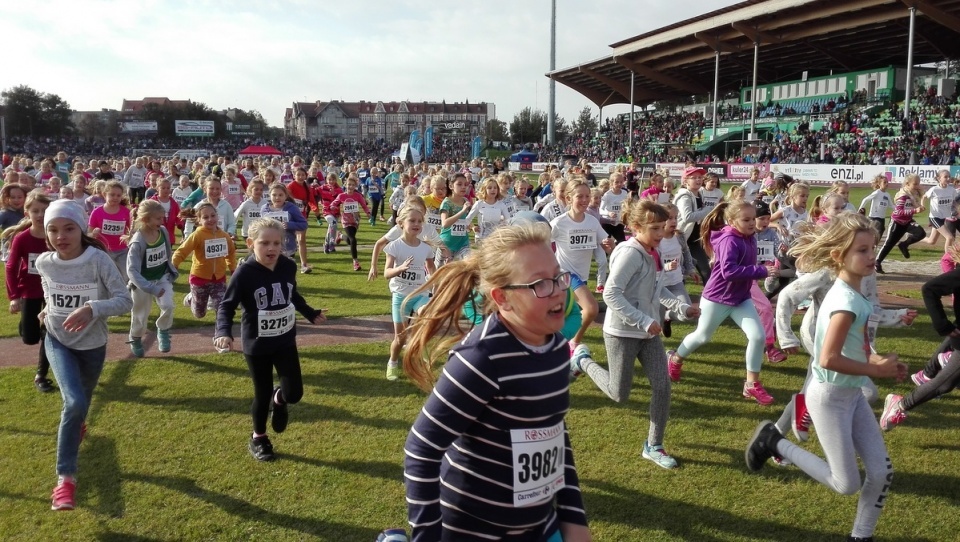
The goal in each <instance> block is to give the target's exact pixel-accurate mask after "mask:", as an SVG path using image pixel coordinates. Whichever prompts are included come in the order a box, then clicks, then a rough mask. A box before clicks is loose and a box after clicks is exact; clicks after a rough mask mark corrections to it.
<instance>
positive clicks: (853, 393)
mask: <svg viewBox="0 0 960 542" xmlns="http://www.w3.org/2000/svg"><path fill="white" fill-rule="evenodd" d="M806 401H807V409H808V410H809V411H810V417H811V418H812V419H813V424H814V426H816V428H817V437H818V438H819V439H820V447H821V448H823V453H824V455H825V456H826V461H824V460H823V459H821V458H820V457H818V456H817V455H816V454H813V453H810V452H808V451H806V450H804V449H803V448H801V447H799V446H797V445H796V444H794V443H792V442H790V441H789V440H787V439H782V440H780V441H779V443H778V444H777V452H778V453H779V454H780V456H781V457H784V458H786V459H789V460H790V461H791V462H793V464H794V465H796V466H797V467H798V468H800V470H802V471H803V472H805V473H807V474H808V475H810V477H811V478H813V479H814V480H817V481H818V482H820V483H821V484H824V485H825V486H827V487H829V488H830V489H832V490H834V491H836V492H837V493H840V494H842V495H853V494H854V493H856V492H857V490H858V489H859V490H860V500H859V502H858V504H857V516H856V518H855V519H854V521H853V532H852V533H851V534H852V536H855V537H863V538H866V537H870V536H873V531H874V529H875V528H876V526H877V520H878V519H879V518H880V512H881V510H883V505H884V504H885V503H886V500H887V492H888V491H889V489H890V483H891V482H892V481H893V464H892V463H891V462H890V456H889V454H888V453H887V448H886V446H885V445H884V443H883V435H882V433H881V432H880V424H879V423H877V417H876V415H875V414H874V413H873V409H871V408H870V405H869V404H868V403H867V400H866V398H865V397H864V396H863V391H862V390H861V389H860V388H844V387H840V386H834V385H833V384H827V383H823V382H819V381H817V380H813V381H811V382H810V385H809V387H808V389H807V397H806ZM858 456H859V457H860V460H861V461H862V462H863V466H864V471H865V472H866V479H865V480H864V482H863V486H861V485H860V470H859V468H858V467H857V457H858Z"/></svg>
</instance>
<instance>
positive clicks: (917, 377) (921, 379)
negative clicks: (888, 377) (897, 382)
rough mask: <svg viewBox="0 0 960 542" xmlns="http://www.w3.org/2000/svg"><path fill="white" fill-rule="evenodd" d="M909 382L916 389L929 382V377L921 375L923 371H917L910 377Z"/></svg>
mask: <svg viewBox="0 0 960 542" xmlns="http://www.w3.org/2000/svg"><path fill="white" fill-rule="evenodd" d="M910 380H913V383H914V384H916V385H917V386H918V387H919V386H922V385H924V384H926V383H927V382H930V377H928V376H927V375H925V374H923V371H922V370H921V371H917V372H916V373H914V374H912V375H910Z"/></svg>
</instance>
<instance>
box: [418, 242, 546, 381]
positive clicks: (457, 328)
mask: <svg viewBox="0 0 960 542" xmlns="http://www.w3.org/2000/svg"><path fill="white" fill-rule="evenodd" d="M531 245H546V246H549V245H550V227H549V226H548V225H546V224H543V223H537V224H523V225H516V226H503V227H500V228H497V229H496V230H494V231H493V233H491V234H490V236H489V237H487V238H486V239H484V241H483V244H481V245H480V247H479V248H477V249H476V250H474V251H473V252H471V253H470V256H468V257H467V258H466V259H465V260H461V261H455V262H451V263H449V264H447V265H445V266H443V267H441V268H440V269H438V270H437V271H436V272H435V273H434V274H433V275H432V276H431V277H430V280H429V281H427V283H426V284H424V285H423V286H421V287H419V288H417V290H416V291H415V292H414V293H413V294H410V295H411V296H416V295H419V294H420V293H423V292H428V291H430V290H431V289H432V290H433V297H432V298H431V299H430V302H429V303H428V304H427V305H426V307H424V310H423V312H422V313H421V314H420V316H419V317H417V319H416V321H415V322H414V324H413V325H412V326H411V328H410V330H409V331H408V333H409V337H410V340H409V341H408V342H407V350H406V352H405V353H404V356H403V370H404V371H405V372H406V373H407V375H408V376H409V377H410V379H411V380H413V382H414V383H415V384H416V385H417V387H419V388H420V389H422V390H423V391H430V389H431V388H432V387H433V383H434V380H435V379H434V374H433V368H434V365H435V364H436V363H437V362H438V361H439V360H441V359H444V360H445V359H446V357H445V356H447V354H448V352H449V350H450V347H451V346H453V345H454V344H456V343H457V342H458V341H460V339H462V338H463V336H464V335H465V334H466V331H465V330H464V329H463V328H462V327H461V325H460V311H461V309H462V308H463V306H464V304H465V303H466V302H467V301H468V300H470V299H472V298H473V297H474V296H475V295H476V294H477V293H479V294H480V295H482V296H483V298H484V299H485V302H484V306H483V313H484V314H490V313H493V312H495V311H496V310H497V307H496V304H495V303H494V302H493V301H492V299H491V298H490V291H491V290H492V289H493V288H499V287H503V286H506V285H508V284H509V283H510V280H511V276H513V273H514V271H516V266H515V264H514V257H513V256H514V255H515V254H516V253H517V252H518V251H520V250H522V249H523V248H524V247H527V246H531ZM438 336H439V337H443V338H442V339H441V340H439V341H437V342H436V343H435V344H433V345H432V347H431V345H430V343H431V342H432V341H433V339H434V338H435V337H438Z"/></svg>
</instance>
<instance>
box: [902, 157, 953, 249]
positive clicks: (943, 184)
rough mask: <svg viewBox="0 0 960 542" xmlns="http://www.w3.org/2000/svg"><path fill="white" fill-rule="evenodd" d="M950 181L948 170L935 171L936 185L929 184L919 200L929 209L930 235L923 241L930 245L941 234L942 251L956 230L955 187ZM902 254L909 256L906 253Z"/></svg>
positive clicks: (951, 242) (951, 239) (947, 245)
mask: <svg viewBox="0 0 960 542" xmlns="http://www.w3.org/2000/svg"><path fill="white" fill-rule="evenodd" d="M952 181H953V179H951V178H950V171H949V170H946V169H941V170H940V171H939V172H938V173H937V186H931V187H930V189H929V190H927V192H926V194H924V195H923V198H922V199H921V201H920V205H921V206H922V207H928V208H929V209H930V228H931V229H930V235H929V236H927V238H926V239H924V241H925V242H927V243H930V244H931V245H932V244H934V243H936V242H937V237H938V236H939V235H943V239H944V245H943V249H944V252H946V250H947V247H949V246H951V245H953V238H954V235H955V234H956V232H957V225H956V221H955V217H954V216H953V204H954V201H956V199H957V189H956V188H955V187H954V186H953V182H952ZM928 200H929V201H930V205H929V206H927V205H926V203H927V201H928ZM907 254H909V252H908V253H907ZM904 256H905V257H907V258H909V256H907V255H906V254H904Z"/></svg>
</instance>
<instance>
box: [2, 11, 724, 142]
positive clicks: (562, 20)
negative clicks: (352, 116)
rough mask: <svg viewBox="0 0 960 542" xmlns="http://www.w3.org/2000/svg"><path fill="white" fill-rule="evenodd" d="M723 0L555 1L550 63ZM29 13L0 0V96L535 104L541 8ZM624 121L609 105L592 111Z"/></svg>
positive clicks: (279, 106)
mask: <svg viewBox="0 0 960 542" xmlns="http://www.w3.org/2000/svg"><path fill="white" fill-rule="evenodd" d="M734 3H735V2H732V1H718V0H699V1H692V0H673V1H671V2H667V1H664V0H634V1H629V0H594V1H589V2H587V1H577V0H557V68H565V67H569V66H573V65H576V64H580V63H583V62H586V61H589V60H593V59H596V58H598V57H601V56H604V55H606V54H608V53H609V51H610V49H609V47H608V46H609V44H611V43H614V42H616V41H619V40H622V39H625V38H628V37H631V36H635V35H637V34H640V33H643V32H647V31H649V30H653V29H656V28H659V27H661V26H665V25H668V24H671V23H674V22H676V21H679V20H682V19H686V18H689V17H693V16H696V15H699V14H702V13H706V12H708V11H711V10H713V9H717V8H719V7H723V6H727V5H731V4H734ZM41 4H42V6H43V8H42V9H38V7H37V4H35V3H33V2H16V1H15V0H0V21H4V25H3V30H2V35H3V37H4V43H5V54H4V55H3V56H4V62H3V65H2V66H0V89H7V88H10V87H13V86H16V85H21V84H25V85H28V86H30V87H32V88H34V89H36V90H38V91H40V92H49V93H54V94H58V95H60V97H61V98H63V99H65V100H66V101H67V102H69V103H70V105H71V107H72V108H74V109H77V110H82V111H88V110H99V109H101V108H109V109H119V108H120V105H121V102H122V100H123V99H124V98H126V99H141V98H143V97H146V96H166V97H168V98H171V99H191V100H194V101H197V102H203V103H205V104H207V105H208V106H210V107H212V108H214V109H218V110H219V109H226V108H230V107H239V108H241V109H256V110H258V111H260V113H262V114H263V116H264V117H265V118H266V119H267V121H269V122H270V124H271V125H274V126H281V125H282V119H283V112H284V109H285V108H287V107H289V106H290V104H291V103H292V102H294V101H314V100H321V101H328V100H331V99H337V100H345V101H358V100H367V101H377V100H384V101H391V100H406V99H409V100H415V101H420V100H428V101H440V100H444V99H445V100H447V101H448V102H462V101H464V100H469V101H470V102H480V101H487V102H493V103H494V104H496V113H497V117H498V118H500V119H501V120H504V121H506V122H509V121H510V120H511V119H512V118H513V115H514V114H515V113H517V112H518V111H520V110H521V109H522V108H524V107H528V106H530V107H536V108H539V109H542V110H544V111H546V109H547V106H548V83H549V80H548V79H547V78H546V77H544V75H543V74H544V73H546V72H547V71H549V66H550V64H549V62H550V56H549V53H550V41H549V34H550V1H549V0H530V1H527V2H510V1H505V0H488V1H486V2H460V1H440V0H396V1H390V0H353V1H349V0H348V1H319V0H318V1H307V0H277V1H273V2H270V1H267V2H263V1H260V2H248V1H245V0H234V1H231V2H228V1H219V0H208V1H204V0H194V1H190V2H184V1H160V0H127V1H107V0H42V2H41ZM587 105H591V106H592V104H591V103H590V102H589V101H588V100H587V99H586V98H583V97H582V96H580V95H579V94H578V93H576V92H574V91H573V90H570V89H568V88H567V87H565V86H563V85H559V84H558V85H557V112H558V113H559V114H560V115H561V116H562V117H564V118H566V119H567V120H568V121H572V120H573V119H574V118H575V117H576V115H577V114H578V113H579V111H580V109H582V108H583V107H584V106H587ZM593 111H594V114H596V112H597V109H596V107H593ZM623 111H626V106H616V107H607V108H605V109H604V117H606V116H608V115H610V114H614V113H618V112H623Z"/></svg>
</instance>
